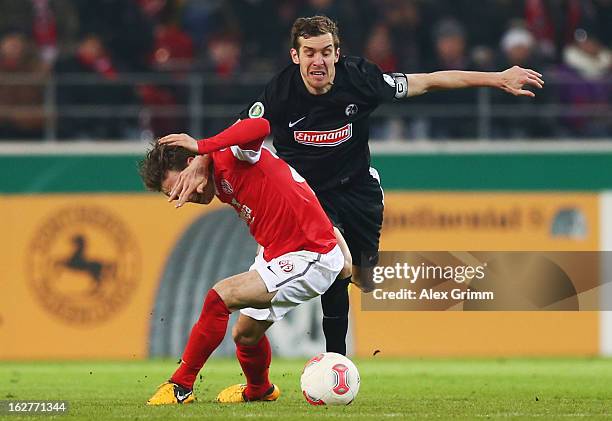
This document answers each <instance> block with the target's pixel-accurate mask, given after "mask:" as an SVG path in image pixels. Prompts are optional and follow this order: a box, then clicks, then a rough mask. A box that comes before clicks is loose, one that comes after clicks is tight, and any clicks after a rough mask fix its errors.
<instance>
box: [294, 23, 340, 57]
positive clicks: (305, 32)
mask: <svg viewBox="0 0 612 421" xmlns="http://www.w3.org/2000/svg"><path fill="white" fill-rule="evenodd" d="M325 34H331V35H332V38H333V40H334V50H336V49H338V48H340V38H339V36H338V25H337V24H336V22H334V21H333V20H331V19H330V18H328V17H327V16H321V15H317V16H311V17H307V18H297V19H296V20H295V22H293V26H292V27H291V46H292V47H293V48H295V49H296V50H298V51H299V49H300V43H299V38H300V37H303V38H310V37H316V36H319V35H325Z"/></svg>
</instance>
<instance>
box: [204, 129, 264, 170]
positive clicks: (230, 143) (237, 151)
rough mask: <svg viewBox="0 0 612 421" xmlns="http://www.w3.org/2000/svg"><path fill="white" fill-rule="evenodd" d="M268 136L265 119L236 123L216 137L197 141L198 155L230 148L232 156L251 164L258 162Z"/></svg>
mask: <svg viewBox="0 0 612 421" xmlns="http://www.w3.org/2000/svg"><path fill="white" fill-rule="evenodd" d="M268 134H270V123H269V122H268V120H266V119H265V118H248V119H246V120H240V121H237V122H236V123H235V124H234V125H232V126H230V127H228V128H227V129H225V130H223V131H222V132H221V133H219V134H218V135H216V136H213V137H209V138H207V139H201V140H198V153H199V154H208V153H211V152H216V151H218V150H220V149H223V148H227V147H230V148H231V150H232V153H233V154H234V156H235V157H236V158H237V159H239V160H241V161H247V162H249V163H251V164H254V163H256V162H257V161H259V156H260V155H261V145H262V144H263V141H264V139H265V138H266V136H268Z"/></svg>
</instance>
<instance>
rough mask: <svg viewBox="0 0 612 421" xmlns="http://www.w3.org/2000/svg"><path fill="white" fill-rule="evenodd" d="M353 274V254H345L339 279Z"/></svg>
mask: <svg viewBox="0 0 612 421" xmlns="http://www.w3.org/2000/svg"><path fill="white" fill-rule="evenodd" d="M352 275H353V259H351V255H350V254H349V255H348V258H347V256H346V255H345V256H344V266H342V270H341V271H340V273H339V274H338V279H346V278H348V277H349V276H352Z"/></svg>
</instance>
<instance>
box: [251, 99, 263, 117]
mask: <svg viewBox="0 0 612 421" xmlns="http://www.w3.org/2000/svg"><path fill="white" fill-rule="evenodd" d="M264 111H265V108H264V105H263V104H262V103H261V102H259V101H258V102H256V103H255V104H253V105H251V108H249V117H250V118H259V117H262V116H263V115H264Z"/></svg>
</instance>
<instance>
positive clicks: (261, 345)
mask: <svg viewBox="0 0 612 421" xmlns="http://www.w3.org/2000/svg"><path fill="white" fill-rule="evenodd" d="M236 356H237V357H238V361H240V366H241V367H242V371H243V372H244V375H245V377H246V380H247V388H246V390H245V391H244V394H245V396H246V398H247V399H249V400H251V399H257V398H261V397H262V396H263V395H264V394H265V393H266V392H267V391H268V389H270V387H271V386H272V384H271V383H270V379H269V378H268V374H269V371H270V370H269V368H270V360H271V359H272V349H271V348H270V342H269V341H268V338H267V337H266V335H264V336H262V338H261V339H260V340H259V342H257V344H256V345H241V344H239V343H236Z"/></svg>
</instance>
